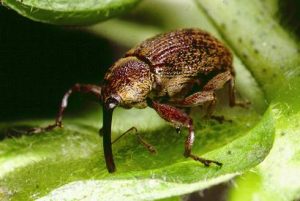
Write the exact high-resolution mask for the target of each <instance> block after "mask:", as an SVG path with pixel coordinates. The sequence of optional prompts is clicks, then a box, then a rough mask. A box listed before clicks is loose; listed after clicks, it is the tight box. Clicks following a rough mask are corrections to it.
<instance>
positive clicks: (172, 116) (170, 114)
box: [147, 99, 222, 166]
mask: <svg viewBox="0 0 300 201" xmlns="http://www.w3.org/2000/svg"><path fill="white" fill-rule="evenodd" d="M147 102H148V105H149V106H150V107H152V108H153V109H155V110H156V112H157V113H158V114H159V116H160V117H161V118H163V119H164V120H166V121H168V122H170V123H172V124H174V125H175V126H183V127H186V128H188V130H189V134H188V136H187V138H186V141H185V151H184V156H185V157H190V158H192V159H194V160H196V161H199V162H201V163H203V164H204V165H205V166H209V165H210V164H211V163H215V164H216V165H219V166H221V165H222V163H220V162H218V161H213V160H207V159H204V158H201V157H199V156H196V155H194V154H192V146H193V143H194V139H195V131H194V126H193V120H192V118H190V117H189V116H188V115H187V114H186V113H184V112H182V111H181V110H179V109H178V108H176V107H173V106H170V105H166V104H161V103H158V102H156V101H152V100H150V99H149V100H148V101H147Z"/></svg>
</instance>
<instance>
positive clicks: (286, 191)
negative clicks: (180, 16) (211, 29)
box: [198, 0, 300, 200]
mask: <svg viewBox="0 0 300 201" xmlns="http://www.w3.org/2000/svg"><path fill="white" fill-rule="evenodd" d="M198 2H199V3H200V5H201V6H202V7H203V8H204V9H205V10H206V12H207V13H208V14H209V15H210V17H211V18H212V20H213V21H214V22H215V24H216V26H217V27H219V30H221V31H222V34H223V35H224V38H226V40H227V41H228V42H229V44H230V45H231V47H232V48H233V49H235V51H236V52H237V54H239V55H240V56H241V58H243V61H244V63H246V64H247V66H248V67H249V68H250V70H251V71H252V73H253V75H254V76H255V78H256V80H258V82H259V83H260V85H261V86H262V88H263V89H264V91H265V94H266V96H267V98H268V100H269V101H270V102H271V104H274V105H275V107H276V108H277V109H278V111H279V113H280V115H279V116H278V117H279V118H278V119H277V120H276V121H275V125H274V126H275V130H276V132H275V141H274V145H273V148H272V150H271V152H270V154H269V155H268V156H267V158H266V159H265V160H264V161H263V162H262V163H261V164H260V165H259V166H257V167H256V168H255V169H254V171H255V172H256V174H253V173H248V174H246V175H245V176H241V178H240V179H239V180H238V188H235V189H233V190H232V191H231V194H230V195H231V196H230V199H231V200H253V199H254V198H255V199H259V200H296V199H299V198H300V183H299V176H300V157H299V154H300V148H299V143H300V138H299V135H298V133H299V130H300V126H299V121H300V102H299V98H300V96H299V92H300V79H299V75H300V54H299V53H300V51H299V43H298V42H297V41H295V40H294V38H293V37H292V36H291V35H290V34H289V33H287V32H286V31H285V30H284V29H283V28H282V27H281V26H280V25H279V23H278V21H277V19H276V18H274V16H272V14H268V13H265V12H264V7H261V6H260V3H259V2H258V1H257V2H256V1H251V2H250V1H248V2H246V1H237V0H233V1H230V2H227V3H225V4H217V3H216V2H213V1H209V2H207V1H204V0H203V1H202V0H198ZM270 2H271V1H270ZM273 3H274V1H273ZM232 13H235V14H236V15H234V16H233V15H232ZM262 13H263V14H262ZM224 19H226V20H224ZM245 24H247V29H245ZM222 27H223V28H224V27H226V29H222ZM232 29H234V32H232V31H231V30H232ZM241 43H242V44H243V45H241ZM253 57H255V58H256V59H251V58H253ZM253 179H254V180H255V182H252V181H253ZM248 180H249V182H248ZM247 189H248V190H247ZM245 191H249V193H247V194H246V193H243V192H245Z"/></svg>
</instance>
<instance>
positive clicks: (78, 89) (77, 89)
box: [29, 84, 101, 133]
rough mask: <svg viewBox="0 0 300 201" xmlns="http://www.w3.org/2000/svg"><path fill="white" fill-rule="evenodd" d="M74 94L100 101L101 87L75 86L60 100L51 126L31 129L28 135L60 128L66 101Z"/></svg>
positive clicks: (89, 85)
mask: <svg viewBox="0 0 300 201" xmlns="http://www.w3.org/2000/svg"><path fill="white" fill-rule="evenodd" d="M74 92H80V93H88V94H92V95H93V96H95V97H96V98H97V99H98V100H100V98H101V87H100V86H97V85H91V84H75V85H74V86H73V87H72V88H70V89H69V90H68V91H67V92H66V93H65V95H64V96H63V99H62V101H61V104H60V107H59V111H58V114H57V116H56V119H55V123H54V124H51V125H49V126H47V127H44V128H33V129H31V130H29V132H30V133H40V132H45V131H50V130H53V129H54V128H56V127H62V118H63V113H64V111H65V109H66V108H67V106H68V99H69V97H70V95H71V94H73V93H74Z"/></svg>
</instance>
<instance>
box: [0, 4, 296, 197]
mask: <svg viewBox="0 0 300 201" xmlns="http://www.w3.org/2000/svg"><path fill="white" fill-rule="evenodd" d="M270 1H271V0H270ZM155 2H156V4H157V5H164V4H166V2H169V3H170V4H169V6H164V7H163V8H165V9H160V10H159V9H152V8H151V6H155ZM172 2H173V3H172ZM174 2H176V3H174ZM186 2H188V3H186ZM197 2H198V3H199V4H200V11H201V12H199V11H198V10H197V9H195V8H196V7H195V4H193V2H189V1H185V3H183V1H171V0H168V1H167V0H166V1H164V2H161V1H151V4H150V5H148V6H145V4H146V5H147V2H146V3H145V4H142V5H141V8H140V9H141V11H138V10H137V11H135V12H137V13H135V14H134V15H136V16H142V15H148V14H147V13H149V16H151V12H153V13H155V14H156V16H157V17H158V19H164V20H161V21H160V20H158V21H160V23H159V24H158V25H157V26H156V25H155V24H156V23H158V22H157V20H153V22H151V23H154V24H151V23H149V24H147V25H145V24H142V23H140V22H139V21H136V22H128V21H126V24H124V22H125V21H124V20H113V21H110V22H106V23H104V24H100V25H96V26H94V27H91V28H90V29H89V31H92V32H93V33H99V34H101V35H104V36H105V37H107V38H110V39H111V40H114V41H118V42H119V43H120V44H123V45H124V46H131V45H133V43H137V42H139V41H140V40H142V39H143V38H144V37H148V36H151V35H153V34H154V33H156V32H160V31H162V30H168V29H174V28H176V27H178V26H179V27H182V26H183V25H185V24H189V26H191V25H193V24H194V25H195V26H199V27H202V28H203V29H205V30H208V31H209V32H211V33H213V34H214V35H215V36H217V37H219V38H220V39H223V40H225V42H226V43H227V44H228V46H230V48H231V49H232V50H233V51H234V53H235V63H234V65H235V69H236V71H237V85H238V86H237V88H238V91H239V93H240V94H241V95H242V97H243V98H247V99H249V100H250V101H251V103H252V105H251V108H250V109H247V110H246V109H242V108H229V107H227V104H225V102H224V101H223V99H222V98H221V97H224V96H222V95H221V96H220V100H221V101H220V102H221V103H220V105H221V106H219V107H218V108H217V109H216V111H217V114H222V115H224V116H225V117H226V118H227V119H231V120H232V121H233V122H232V123H229V122H224V123H223V124H219V123H217V122H215V121H213V120H205V119H203V118H202V115H203V114H201V112H200V111H199V110H197V109H196V110H193V111H192V114H191V115H192V117H193V119H194V121H195V124H196V142H195V145H194V148H193V151H194V152H195V153H196V154H198V155H201V156H202V155H203V156H204V157H207V158H211V159H215V160H218V161H220V162H222V163H223V164H224V166H223V167H221V168H219V167H215V166H213V167H209V168H205V167H203V166H202V165H201V164H199V163H197V162H195V161H192V160H190V159H185V158H184V157H183V156H182V152H183V144H184V139H185V136H186V134H187V133H186V131H183V134H182V135H178V134H176V133H175V131H174V128H171V127H170V126H168V125H167V124H166V123H165V122H164V121H162V120H161V119H160V118H159V117H158V116H157V114H156V113H155V112H154V111H153V110H151V109H145V110H135V109H132V110H122V109H119V110H117V111H116V113H115V115H114V121H113V122H114V124H113V133H114V136H113V137H114V138H116V137H117V136H118V135H120V134H122V133H123V132H124V131H126V130H127V129H128V128H130V127H131V126H135V127H137V128H138V130H139V132H140V134H141V135H142V136H143V137H144V138H145V139H146V140H147V141H148V142H150V143H151V144H153V145H154V146H155V147H156V148H157V150H158V154H157V155H150V154H149V153H147V151H146V150H145V149H144V148H143V147H142V146H141V145H139V144H138V142H137V140H136V137H135V136H134V135H128V136H126V137H124V138H122V139H121V140H120V141H118V142H117V143H115V144H114V145H113V150H114V154H115V159H116V165H117V172H116V173H114V174H108V173H107V170H106V168H105V163H104V159H103V157H102V156H103V150H102V145H101V139H100V138H99V136H98V134H97V132H98V129H99V128H100V127H101V125H99V122H101V119H100V118H99V117H100V116H101V115H100V114H101V111H100V110H97V109H96V108H95V109H93V111H94V112H89V113H87V114H82V115H81V116H77V117H69V118H66V121H65V127H64V129H62V130H59V129H57V130H55V131H53V132H48V133H43V134H40V135H34V136H21V137H19V138H7V139H5V140H3V141H2V142H1V143H0V150H1V151H0V196H2V197H0V198H7V199H8V198H10V199H13V200H33V199H40V200H76V199H77V200H82V199H86V200H90V199H95V198H97V199H98V200H108V199H109V200H120V199H123V200H153V199H161V198H167V197H172V196H178V195H183V194H186V193H189V192H193V191H197V190H200V189H204V188H208V187H210V186H212V185H215V184H218V183H220V182H224V181H228V180H229V179H231V178H232V177H234V176H236V175H239V174H241V173H243V172H245V171H247V170H249V169H251V168H254V167H256V166H257V165H259V164H260V163H261V162H262V161H263V162H262V163H261V165H259V166H258V167H257V169H256V170H257V171H259V174H258V175H259V178H258V179H257V178H254V179H253V180H251V178H250V177H249V178H250V183H249V185H251V181H255V182H260V186H258V187H257V188H253V190H252V192H255V193H258V195H259V196H260V197H262V198H264V195H265V194H263V193H261V191H260V189H266V188H267V189H269V193H273V192H275V191H276V193H278V194H279V193H281V192H283V194H284V195H285V198H287V197H288V198H289V199H295V198H297V197H296V195H297V192H299V185H298V183H297V181H295V180H288V181H292V183H293V184H294V185H293V186H292V188H289V187H286V186H284V185H283V186H282V185H280V184H281V183H280V182H279V181H280V179H278V178H281V177H283V176H286V175H289V176H290V177H289V178H297V177H292V175H298V173H299V169H300V168H299V148H297V147H296V145H297V144H298V142H299V137H297V135H296V133H297V130H298V127H299V125H298V124H297V122H299V108H300V104H299V103H298V100H299V96H298V94H299V90H300V87H298V86H300V82H299V78H298V75H299V73H298V70H297V68H296V67H297V66H299V63H298V61H299V59H298V58H299V52H298V50H297V48H298V45H297V43H296V42H295V41H294V40H293V39H292V38H291V37H290V36H289V35H288V34H287V33H286V32H285V30H283V29H282V28H281V27H280V25H279V24H278V22H277V21H276V20H274V19H273V16H274V15H273V14H274V11H275V10H276V7H274V6H270V7H269V8H270V9H269V12H267V14H265V15H263V16H261V15H259V14H260V13H261V12H262V11H264V10H263V8H264V7H262V5H263V4H262V3H259V1H251V2H253V4H252V3H251V2H250V1H249V2H247V1H243V2H240V1H238V0H232V1H224V2H222V3H220V2H217V1H204V0H203V1H202V0H198V1H197ZM265 3H266V2H265ZM184 5H186V7H183V6H184ZM143 6H145V7H144V8H143ZM157 8H160V6H157ZM182 8H190V10H189V9H187V10H186V12H179V11H182ZM143 9H144V10H143ZM145 10H147V11H148V12H144V11H145ZM204 10H205V12H203V11H204ZM155 11H157V12H155ZM139 12H140V13H139ZM172 13H173V14H172ZM174 13H180V14H179V15H174ZM182 13H183V14H182ZM192 13H194V15H197V16H200V17H198V19H199V21H193V23H191V21H190V20H189V18H186V23H185V22H184V19H185V17H186V16H185V15H187V16H191V15H192ZM272 13H273V14H272ZM160 16H168V17H166V18H163V17H162V18H160ZM170 16H172V17H170ZM207 16H210V18H207ZM257 16H258V18H259V21H258V22H257V21H255V20H257ZM138 19H140V18H138ZM168 19H170V20H169V21H168ZM249 19H250V20H249ZM122 25H123V26H122ZM266 27H267V28H266ZM232 30H234V31H232ZM115 31H116V32H117V33H122V34H112V33H113V32H115ZM274 44H275V45H276V47H278V48H274V47H273V45H274ZM246 67H247V68H246ZM247 69H250V72H249V71H248V70H247ZM252 75H253V76H252ZM274 75H275V76H276V77H274ZM254 78H255V79H254ZM257 82H258V83H259V84H257ZM264 94H265V95H266V98H267V100H268V101H269V105H268V109H267V110H265V108H266V105H265V96H264ZM51 122H52V121H51V120H50V119H49V120H38V121H37V120H32V121H24V122H11V123H3V124H2V125H0V128H1V130H2V131H1V132H0V133H1V134H2V135H4V134H5V133H7V132H9V130H11V128H18V127H20V128H21V127H22V126H40V125H47V124H48V123H51ZM283 132H284V133H286V134H288V135H284V136H285V137H282V133H283ZM274 134H275V139H274ZM0 136H1V135H0ZM273 140H275V141H274V145H273ZM286 144H288V145H289V146H285V145H286ZM272 146H273V147H272ZM270 150H271V152H270ZM291 150H292V151H291ZM289 151H290V152H289ZM269 152H270V154H269ZM287 153H289V154H291V155H288V154H287ZM286 155H288V156H289V157H286ZM278 157H279V158H280V159H282V161H285V162H284V163H281V160H280V161H278ZM273 164H276V166H277V167H278V168H273ZM291 167H292V168H291ZM284 168H288V169H289V170H290V171H289V172H286V171H284ZM273 170H274V171H273ZM270 174H271V175H272V177H271V178H269V179H268V178H267V177H268V175H270ZM255 182H252V183H255ZM273 183H274V187H275V188H273V187H272V188H270V187H268V186H267V185H269V186H272V185H270V184H273ZM245 186H246V185H245ZM261 186H262V187H263V188H260V187H261ZM276 188H278V189H279V190H277V189H276ZM249 196H250V195H249ZM246 197H247V195H244V198H245V199H246ZM242 198H243V197H242ZM265 198H266V199H268V197H265ZM277 198H281V197H280V196H277ZM240 200H243V199H240Z"/></svg>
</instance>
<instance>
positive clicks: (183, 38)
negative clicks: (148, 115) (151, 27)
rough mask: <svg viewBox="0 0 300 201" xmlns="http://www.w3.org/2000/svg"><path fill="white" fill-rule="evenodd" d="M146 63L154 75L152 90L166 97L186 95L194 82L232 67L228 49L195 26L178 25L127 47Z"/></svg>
mask: <svg viewBox="0 0 300 201" xmlns="http://www.w3.org/2000/svg"><path fill="white" fill-rule="evenodd" d="M126 56H135V57H137V58H139V59H140V60H142V61H144V62H146V63H147V64H149V67H150V68H151V72H152V73H153V74H154V77H155V85H154V90H153V91H152V94H155V95H154V96H157V97H163V96H164V97H166V96H167V97H169V98H170V100H172V99H174V98H176V99H178V98H183V97H184V96H186V95H188V94H189V92H190V90H191V88H192V87H193V86H194V84H195V83H198V84H201V86H202V87H203V86H204V85H205V83H206V82H207V81H208V80H209V79H211V78H212V77H213V76H215V75H216V74H218V73H220V72H224V71H230V72H231V73H232V74H233V70H232V56H231V53H230V52H229V50H228V49H227V48H226V47H225V46H224V45H223V44H222V43H221V42H219V41H218V40H217V39H216V38H215V37H213V36H211V35H210V34H208V33H206V32H204V31H202V30H199V29H181V30H177V31H173V32H169V33H164V34H161V35H158V36H155V37H153V38H150V39H148V40H146V41H144V42H142V43H141V44H140V45H138V46H136V47H135V48H133V49H131V50H129V51H128V52H127V54H126Z"/></svg>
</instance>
